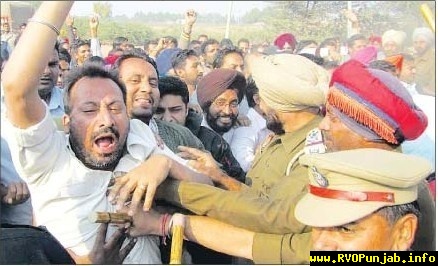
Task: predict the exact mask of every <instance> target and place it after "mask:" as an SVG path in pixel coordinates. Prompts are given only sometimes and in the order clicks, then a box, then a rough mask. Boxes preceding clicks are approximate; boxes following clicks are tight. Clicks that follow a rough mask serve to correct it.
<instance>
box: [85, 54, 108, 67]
mask: <svg viewBox="0 0 438 266" xmlns="http://www.w3.org/2000/svg"><path fill="white" fill-rule="evenodd" d="M90 64H93V65H97V66H100V67H104V66H105V60H103V58H102V57H100V56H97V55H93V56H91V57H89V58H87V59H86V60H85V62H84V65H90Z"/></svg>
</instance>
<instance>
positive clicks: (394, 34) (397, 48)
mask: <svg viewBox="0 0 438 266" xmlns="http://www.w3.org/2000/svg"><path fill="white" fill-rule="evenodd" d="M405 40H406V33H405V32H404V31H398V30H388V31H385V33H383V35H382V47H383V52H384V53H385V56H391V55H395V54H399V53H401V52H402V51H403V48H404V44H405Z"/></svg>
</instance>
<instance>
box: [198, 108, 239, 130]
mask: <svg viewBox="0 0 438 266" xmlns="http://www.w3.org/2000/svg"><path fill="white" fill-rule="evenodd" d="M221 117H229V118H230V119H231V124H229V125H219V124H218V122H219V119H220V118H221ZM206 120H207V124H208V125H209V126H210V127H211V129H213V130H214V131H215V132H217V133H219V134H220V135H222V134H224V133H226V132H228V131H230V129H231V128H232V127H233V126H235V125H236V122H237V115H233V114H231V115H217V116H212V115H211V114H210V112H207V116H206Z"/></svg>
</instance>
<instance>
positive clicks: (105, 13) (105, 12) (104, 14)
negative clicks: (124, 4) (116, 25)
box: [93, 2, 113, 19]
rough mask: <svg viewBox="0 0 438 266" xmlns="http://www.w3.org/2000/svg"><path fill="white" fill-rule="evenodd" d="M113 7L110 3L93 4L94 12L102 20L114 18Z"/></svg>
mask: <svg viewBox="0 0 438 266" xmlns="http://www.w3.org/2000/svg"><path fill="white" fill-rule="evenodd" d="M112 7H113V6H112V5H111V3H110V2H94V3H93V11H94V12H95V13H97V14H99V16H100V17H101V18H102V19H107V18H110V17H111V16H112Z"/></svg>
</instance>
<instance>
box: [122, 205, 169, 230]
mask: <svg viewBox="0 0 438 266" xmlns="http://www.w3.org/2000/svg"><path fill="white" fill-rule="evenodd" d="M161 217H162V215H161V214H160V213H158V212H157V211H156V210H154V209H150V210H149V211H143V210H141V208H139V209H138V210H137V211H136V212H135V214H134V216H133V217H132V224H131V226H130V227H129V228H128V231H127V233H128V234H129V235H130V236H131V237H138V236H145V235H161V233H162V232H161V230H162V228H161Z"/></svg>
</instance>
